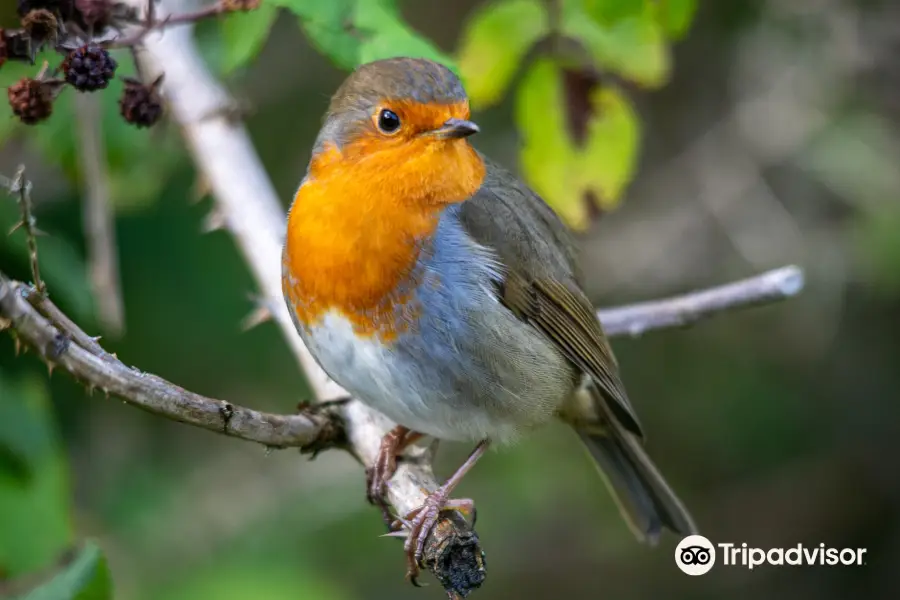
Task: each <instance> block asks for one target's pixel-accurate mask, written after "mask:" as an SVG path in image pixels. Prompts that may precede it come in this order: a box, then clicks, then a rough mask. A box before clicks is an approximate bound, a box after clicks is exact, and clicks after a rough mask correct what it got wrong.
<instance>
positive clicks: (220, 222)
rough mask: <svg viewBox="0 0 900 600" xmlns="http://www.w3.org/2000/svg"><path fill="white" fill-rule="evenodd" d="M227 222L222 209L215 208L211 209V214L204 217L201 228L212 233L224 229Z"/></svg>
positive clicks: (204, 231)
mask: <svg viewBox="0 0 900 600" xmlns="http://www.w3.org/2000/svg"><path fill="white" fill-rule="evenodd" d="M226 224H227V222H226V219H225V214H224V213H223V212H222V210H221V209H219V208H214V209H212V210H211V211H209V214H208V215H206V217H205V218H204V219H203V224H202V225H201V226H200V230H201V231H202V232H203V233H212V232H213V231H218V230H220V229H224V228H225V225H226Z"/></svg>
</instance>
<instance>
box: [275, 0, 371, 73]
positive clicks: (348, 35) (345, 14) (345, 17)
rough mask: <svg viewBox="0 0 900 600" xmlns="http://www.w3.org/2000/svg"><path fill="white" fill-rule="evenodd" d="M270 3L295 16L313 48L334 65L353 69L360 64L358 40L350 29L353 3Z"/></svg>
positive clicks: (287, 0)
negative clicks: (285, 9)
mask: <svg viewBox="0 0 900 600" xmlns="http://www.w3.org/2000/svg"><path fill="white" fill-rule="evenodd" d="M273 4H274V5H276V6H283V7H284V8H287V9H288V10H290V11H292V12H293V13H294V14H295V15H297V16H298V17H299V19H300V27H302V28H303V32H304V33H305V34H306V37H307V38H308V39H309V41H310V43H311V44H312V45H313V47H315V48H316V50H318V51H319V52H321V53H322V54H325V55H326V56H328V57H329V58H330V59H331V60H332V61H333V62H334V63H335V65H336V66H338V67H340V68H342V69H353V68H355V67H356V66H357V65H358V64H359V47H360V40H359V38H358V37H357V36H356V35H355V34H354V32H353V31H352V28H351V27H350V25H351V17H352V15H353V11H354V10H355V7H356V4H357V2H356V0H331V1H329V2H316V1H313V2H311V1H310V0H273Z"/></svg>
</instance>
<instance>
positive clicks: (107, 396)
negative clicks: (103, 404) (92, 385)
mask: <svg viewBox="0 0 900 600" xmlns="http://www.w3.org/2000/svg"><path fill="white" fill-rule="evenodd" d="M101 389H102V390H103V395H104V396H106V399H107V400H109V388H101Z"/></svg>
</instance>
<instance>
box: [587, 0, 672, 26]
mask: <svg viewBox="0 0 900 600" xmlns="http://www.w3.org/2000/svg"><path fill="white" fill-rule="evenodd" d="M576 2H578V3H579V4H581V6H582V7H583V9H584V12H585V13H586V14H587V15H589V16H590V17H591V18H592V19H593V20H594V21H596V22H597V23H600V24H602V25H611V24H613V23H616V22H617V21H621V20H622V19H627V18H631V17H638V16H640V15H641V14H643V12H644V10H645V6H646V5H647V4H648V3H650V4H652V3H653V2H654V0H576Z"/></svg>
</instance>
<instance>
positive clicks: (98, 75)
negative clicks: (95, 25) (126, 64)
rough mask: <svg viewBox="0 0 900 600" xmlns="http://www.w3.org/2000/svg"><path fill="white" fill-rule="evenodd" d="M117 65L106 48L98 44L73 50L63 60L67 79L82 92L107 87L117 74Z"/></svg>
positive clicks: (63, 68)
mask: <svg viewBox="0 0 900 600" xmlns="http://www.w3.org/2000/svg"><path fill="white" fill-rule="evenodd" d="M117 66H118V64H116V61H115V59H113V57H112V56H110V55H109V52H108V51H107V50H106V48H101V47H100V46H98V45H97V44H86V45H84V46H82V47H80V48H76V49H75V50H72V51H71V52H69V55H68V56H66V58H65V60H64V61H63V62H62V70H63V73H65V75H66V81H67V82H68V83H69V84H71V85H72V87H74V88H75V89H76V90H78V91H80V92H93V91H95V90H101V89H103V88H105V87H106V86H107V85H109V82H110V80H111V79H112V78H113V76H114V75H115V74H116V67H117Z"/></svg>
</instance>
